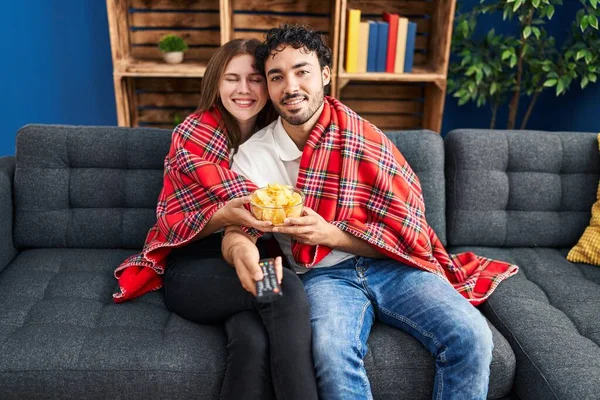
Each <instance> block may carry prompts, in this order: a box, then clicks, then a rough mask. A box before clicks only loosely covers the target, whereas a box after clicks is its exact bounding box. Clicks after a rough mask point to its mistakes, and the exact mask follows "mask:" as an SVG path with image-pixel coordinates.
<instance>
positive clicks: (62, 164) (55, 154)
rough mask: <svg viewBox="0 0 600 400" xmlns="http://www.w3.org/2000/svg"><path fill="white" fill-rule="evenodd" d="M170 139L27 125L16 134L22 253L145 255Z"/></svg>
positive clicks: (145, 132)
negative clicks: (62, 250) (60, 250)
mask: <svg viewBox="0 0 600 400" xmlns="http://www.w3.org/2000/svg"><path fill="white" fill-rule="evenodd" d="M170 140H171V136H170V132H169V131H167V130H161V129H152V128H139V129H128V128H117V127H78V126H60V125H27V126H25V127H24V128H22V129H21V130H20V131H19V133H18V134H17V153H16V172H15V208H16V212H15V230H14V238H15V245H16V246H17V247H85V248H132V249H133V248H141V247H142V245H143V243H144V239H145V238H146V234H147V233H148V229H149V228H150V227H151V226H152V225H153V224H154V223H155V222H156V211H155V210H156V200H157V198H158V194H159V192H160V189H161V187H162V175H163V160H164V157H165V155H166V154H167V152H168V150H169V143H170Z"/></svg>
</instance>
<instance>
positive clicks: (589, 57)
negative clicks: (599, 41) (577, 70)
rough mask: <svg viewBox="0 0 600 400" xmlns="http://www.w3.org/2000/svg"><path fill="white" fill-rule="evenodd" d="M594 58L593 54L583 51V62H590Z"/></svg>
mask: <svg viewBox="0 0 600 400" xmlns="http://www.w3.org/2000/svg"><path fill="white" fill-rule="evenodd" d="M593 59H594V55H593V54H592V53H591V52H590V51H586V52H585V62H586V64H590V63H591V62H592V60H593Z"/></svg>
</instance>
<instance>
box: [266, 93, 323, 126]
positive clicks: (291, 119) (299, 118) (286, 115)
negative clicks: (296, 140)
mask: <svg viewBox="0 0 600 400" xmlns="http://www.w3.org/2000/svg"><path fill="white" fill-rule="evenodd" d="M299 97H300V98H304V99H306V98H307V96H305V95H302V94H299V95H297V96H286V97H285V98H284V99H283V101H288V100H292V99H295V98H299ZM324 99H325V92H324V91H323V88H321V90H320V92H319V93H317V94H316V95H315V96H313V97H312V98H310V97H309V98H308V101H309V103H308V108H307V109H306V110H305V111H304V112H299V113H296V114H292V113H290V112H289V111H288V110H286V109H285V108H283V107H284V106H283V105H281V104H275V103H273V106H274V107H275V110H277V113H278V114H279V115H280V116H281V118H283V119H284V120H285V121H286V122H287V123H288V124H290V125H302V124H304V123H306V122H307V121H308V120H310V119H311V118H312V117H313V115H315V113H316V112H317V110H318V109H319V107H321V105H322V104H323V101H324Z"/></svg>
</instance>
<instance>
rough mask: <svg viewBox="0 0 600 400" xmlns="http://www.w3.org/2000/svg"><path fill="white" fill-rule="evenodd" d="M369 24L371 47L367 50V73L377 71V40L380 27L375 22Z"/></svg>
mask: <svg viewBox="0 0 600 400" xmlns="http://www.w3.org/2000/svg"><path fill="white" fill-rule="evenodd" d="M368 22H369V47H368V49H367V72H376V71H377V68H376V67H377V40H378V32H379V26H378V24H377V22H375V21H368Z"/></svg>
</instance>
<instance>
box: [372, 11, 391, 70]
mask: <svg viewBox="0 0 600 400" xmlns="http://www.w3.org/2000/svg"><path fill="white" fill-rule="evenodd" d="M377 25H379V27H378V29H377V35H378V38H377V39H378V40H377V61H376V63H375V70H376V71H377V72H385V60H386V59H387V42H388V29H389V26H390V24H388V23H387V22H383V21H377Z"/></svg>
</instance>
